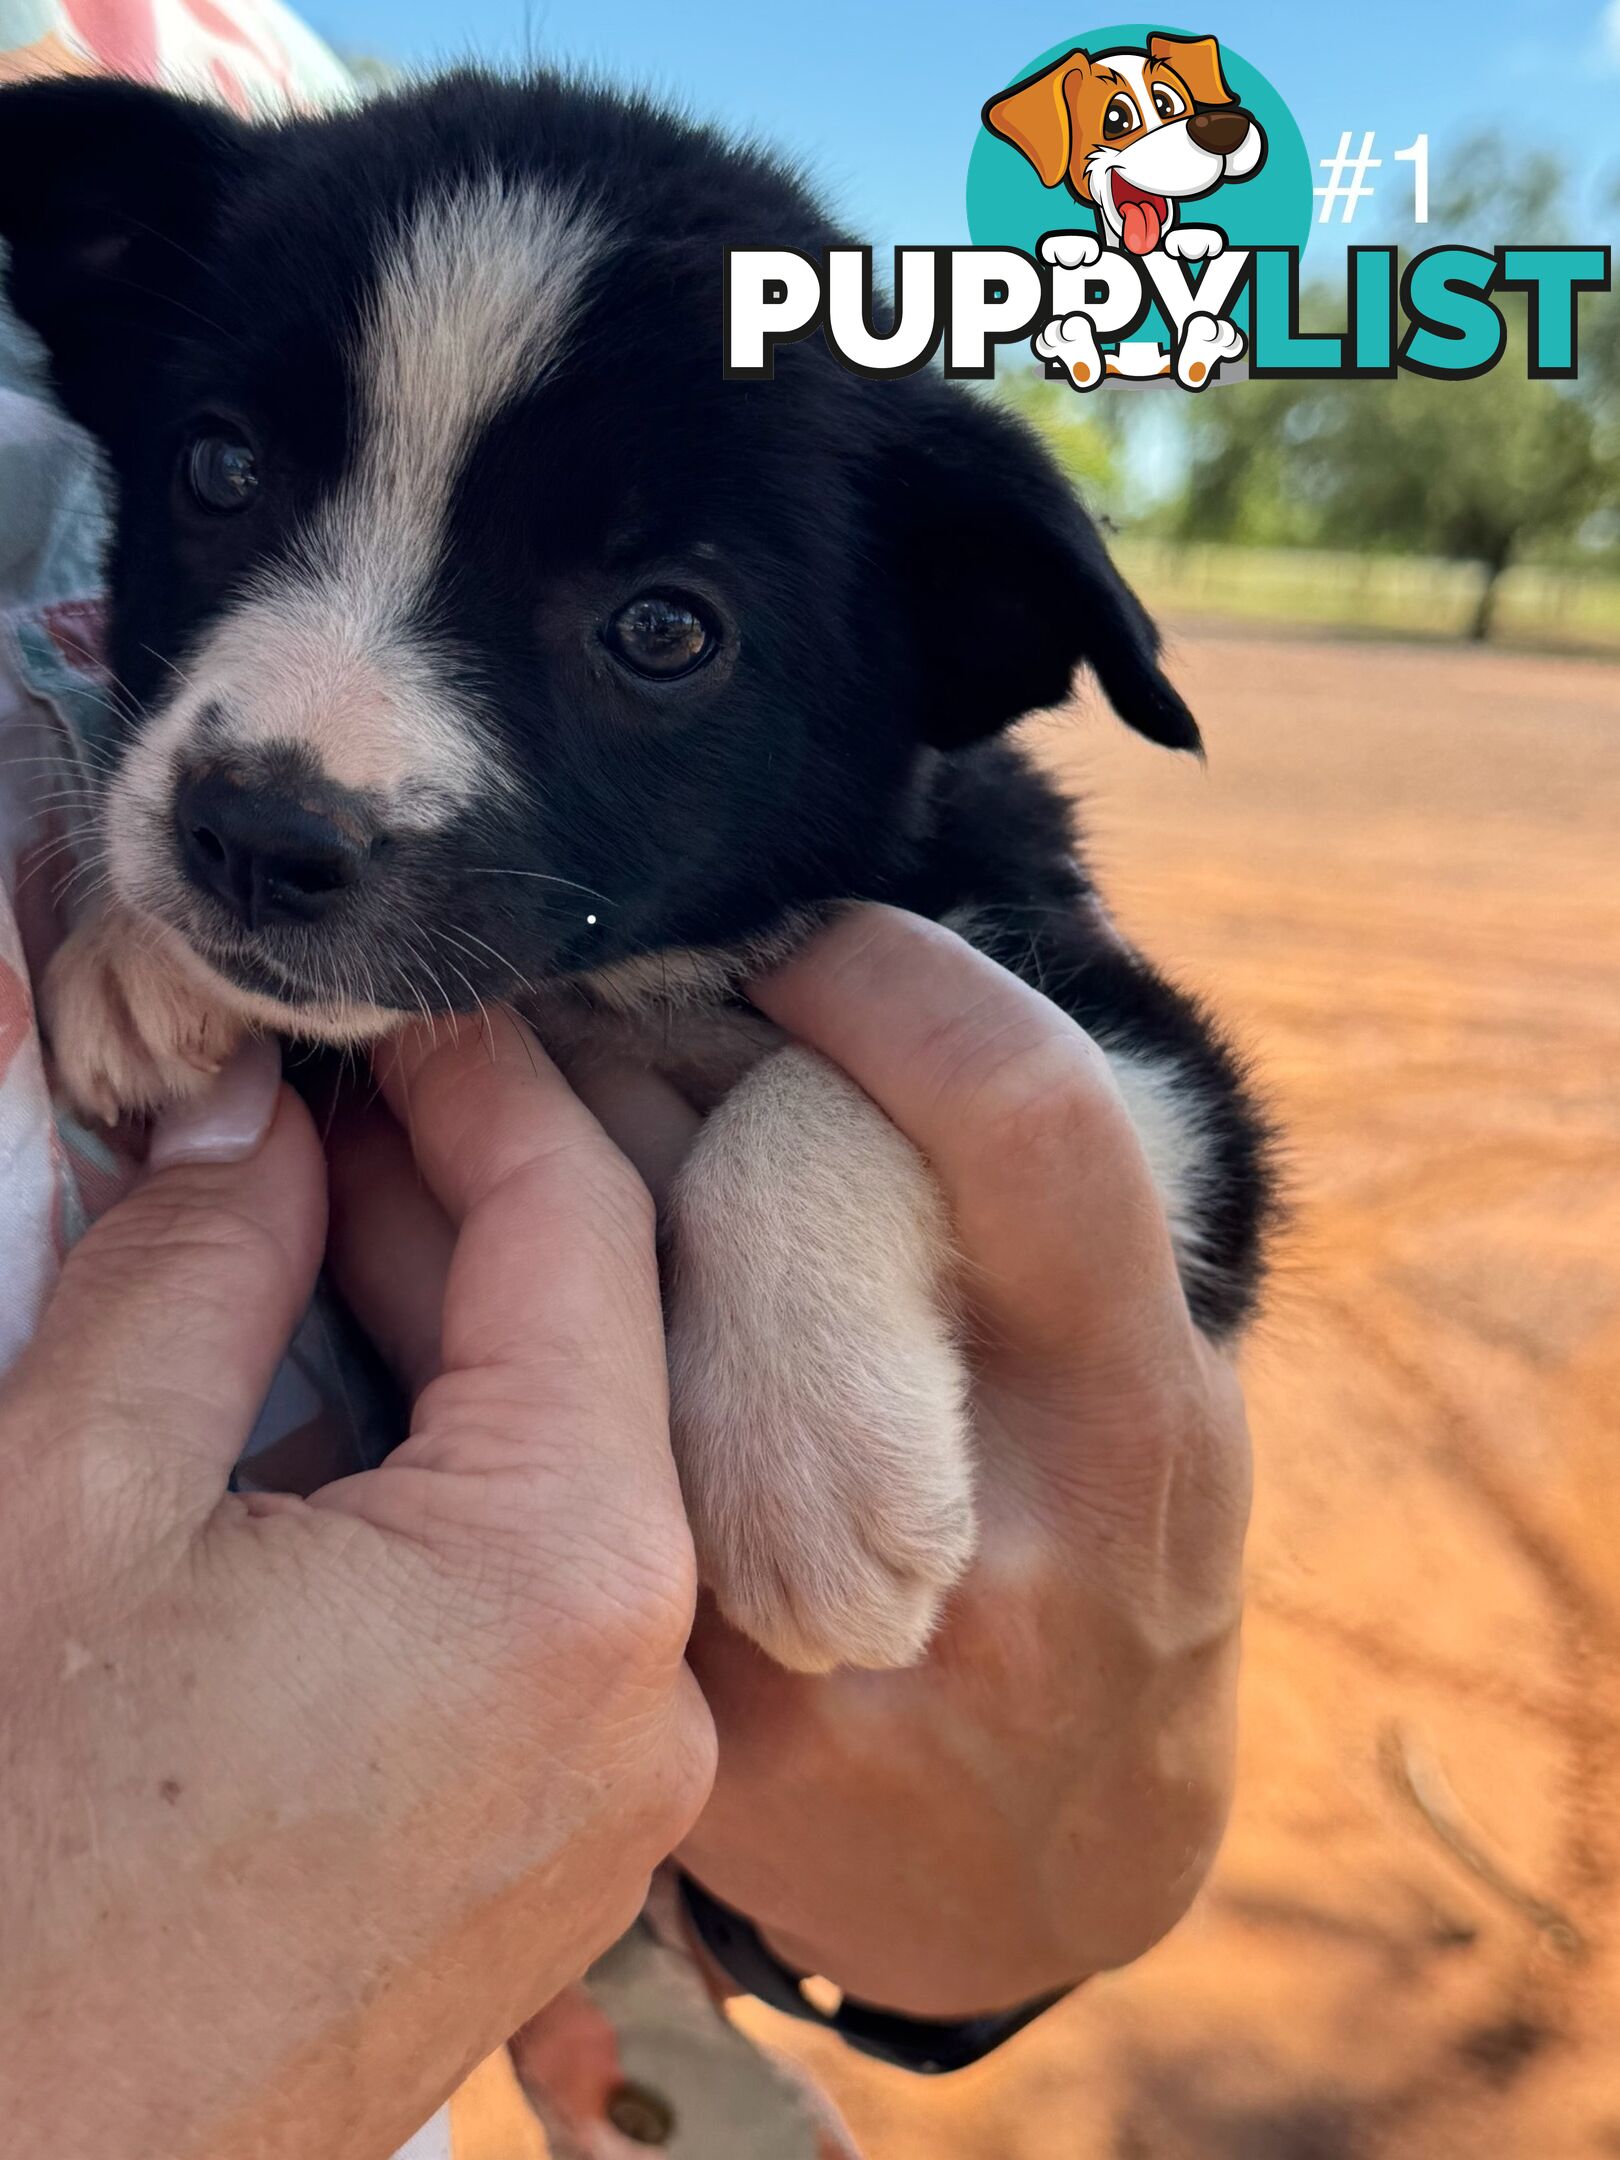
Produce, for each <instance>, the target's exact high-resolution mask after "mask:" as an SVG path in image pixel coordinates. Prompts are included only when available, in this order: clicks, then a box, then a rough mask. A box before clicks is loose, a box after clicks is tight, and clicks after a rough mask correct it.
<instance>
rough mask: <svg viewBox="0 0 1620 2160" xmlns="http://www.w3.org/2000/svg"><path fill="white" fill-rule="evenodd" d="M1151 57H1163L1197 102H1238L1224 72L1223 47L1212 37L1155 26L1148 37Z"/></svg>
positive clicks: (1219, 103)
mask: <svg viewBox="0 0 1620 2160" xmlns="http://www.w3.org/2000/svg"><path fill="white" fill-rule="evenodd" d="M1148 57H1149V59H1151V60H1163V61H1164V62H1166V64H1167V65H1168V66H1170V67H1173V68H1174V69H1175V71H1176V73H1177V74H1178V75H1179V76H1180V77H1181V79H1182V81H1183V82H1184V83H1185V84H1186V85H1187V88H1188V89H1189V90H1190V91H1191V92H1192V96H1193V103H1194V104H1195V105H1235V104H1236V103H1237V99H1236V98H1235V97H1234V96H1233V94H1232V92H1231V91H1230V90H1228V88H1227V87H1226V77H1225V76H1224V75H1223V74H1222V73H1221V48H1220V46H1219V45H1218V44H1217V43H1216V41H1215V39H1214V38H1212V37H1174V36H1172V35H1171V34H1170V32H1168V31H1165V30H1156V31H1155V32H1154V34H1153V36H1152V37H1150V38H1149V39H1148Z"/></svg>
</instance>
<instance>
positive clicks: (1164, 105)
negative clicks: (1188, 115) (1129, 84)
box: [1153, 83, 1187, 120]
mask: <svg viewBox="0 0 1620 2160" xmlns="http://www.w3.org/2000/svg"><path fill="white" fill-rule="evenodd" d="M1153 110H1154V111H1155V112H1156V113H1157V114H1158V116H1159V118H1160V119H1161V120H1179V119H1180V118H1181V116H1182V114H1183V113H1184V112H1185V111H1186V110H1187V108H1186V106H1185V105H1183V104H1182V102H1181V100H1180V98H1178V97H1177V95H1176V93H1175V92H1174V91H1173V90H1172V89H1171V88H1170V87H1169V85H1168V84H1167V83H1160V84H1159V85H1158V86H1157V87H1156V89H1155V90H1154V92H1153Z"/></svg>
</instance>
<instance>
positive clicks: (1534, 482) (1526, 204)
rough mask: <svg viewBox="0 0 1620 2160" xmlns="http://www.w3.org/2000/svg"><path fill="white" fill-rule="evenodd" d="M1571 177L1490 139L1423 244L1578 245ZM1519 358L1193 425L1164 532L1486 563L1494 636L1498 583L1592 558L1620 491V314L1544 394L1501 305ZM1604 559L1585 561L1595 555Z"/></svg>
mask: <svg viewBox="0 0 1620 2160" xmlns="http://www.w3.org/2000/svg"><path fill="white" fill-rule="evenodd" d="M1563 195H1564V183H1563V175H1562V173H1561V172H1560V170H1559V168H1558V166H1557V164H1556V163H1555V161H1553V160H1551V159H1547V158H1532V159H1529V160H1528V161H1522V160H1521V161H1516V160H1515V158H1514V157H1512V156H1510V155H1509V154H1508V150H1507V146H1506V145H1505V144H1503V143H1501V142H1500V141H1498V140H1497V139H1495V138H1493V137H1489V136H1483V137H1478V138H1476V139H1475V140H1474V141H1473V142H1472V143H1470V144H1469V145H1467V146H1466V148H1465V150H1464V151H1463V152H1462V153H1461V154H1460V156H1459V158H1458V160H1457V162H1456V164H1455V165H1454V166H1453V168H1452V171H1451V173H1450V174H1449V176H1448V177H1447V179H1446V182H1445V184H1444V185H1443V186H1437V188H1436V190H1435V197H1434V204H1433V217H1432V221H1431V224H1430V226H1429V228H1428V229H1427V231H1426V232H1425V233H1424V234H1423V236H1422V238H1423V240H1424V241H1425V242H1428V241H1432V239H1433V238H1434V236H1436V235H1439V234H1444V235H1445V236H1446V237H1447V238H1448V239H1449V238H1452V237H1456V238H1458V239H1462V240H1465V241H1469V242H1477V241H1483V240H1486V239H1489V240H1490V241H1491V242H1492V243H1493V244H1494V243H1495V242H1496V241H1497V240H1499V239H1501V237H1502V236H1503V235H1504V234H1511V235H1512V236H1513V237H1514V238H1515V239H1522V240H1525V241H1536V240H1540V241H1556V240H1558V239H1560V238H1562V237H1564V235H1565V226H1564V221H1563V217H1562V211H1561V204H1562V201H1563ZM1499 305H1501V306H1502V308H1503V312H1504V314H1505V315H1506V316H1507V318H1508V327H1509V346H1508V351H1507V354H1506V356H1505V357H1504V359H1503V360H1502V361H1501V362H1500V363H1499V365H1498V366H1497V367H1496V368H1494V369H1493V370H1492V371H1491V372H1490V373H1489V374H1486V375H1483V376H1480V377H1478V378H1476V379H1475V380H1473V381H1471V382H1446V381H1435V380H1430V379H1428V378H1425V377H1422V376H1417V375H1407V374H1401V375H1398V376H1397V377H1396V378H1395V379H1394V380H1393V381H1389V382H1363V383H1313V382H1268V383H1246V384H1242V385H1238V386H1232V387H1228V388H1226V389H1221V388H1219V387H1217V388H1216V389H1215V390H1213V391H1212V392H1210V393H1208V394H1207V395H1205V396H1202V397H1200V398H1199V399H1197V401H1196V403H1194V404H1193V406H1192V410H1191V411H1190V412H1189V413H1188V414H1187V416H1186V421H1185V425H1186V429H1187V443H1186V452H1187V455H1186V463H1185V475H1186V477H1185V481H1184V484H1183V486H1182V487H1181V489H1180V491H1179V493H1178V494H1177V495H1176V496H1175V497H1174V498H1173V499H1172V501H1171V502H1170V503H1169V504H1168V505H1167V506H1166V507H1165V509H1164V511H1163V512H1162V514H1161V515H1160V517H1159V518H1158V519H1157V520H1156V521H1155V522H1156V523H1157V525H1158V526H1159V528H1160V529H1161V530H1163V531H1166V532H1168V533H1170V534H1172V535H1174V536H1179V537H1181V538H1185V539H1197V540H1208V541H1222V540H1224V541H1236V542H1240V543H1243V544H1249V545H1272V546H1296V547H1301V546H1302V547H1336V548H1351V549H1358V548H1366V549H1374V550H1377V549H1383V550H1388V551H1394V552H1401V553H1411V554H1426V555H1438V556H1443V557H1448V558H1451V559H1454V560H1458V561H1465V562H1472V563H1477V564H1479V565H1480V566H1481V567H1482V570H1483V579H1482V582H1481V587H1480V601H1479V606H1478V608H1477V610H1476V613H1475V618H1474V624H1473V628H1474V633H1475V634H1476V635H1479V636H1483V635H1485V634H1486V633H1487V631H1488V629H1489V627H1490V619H1491V608H1492V597H1493V591H1494V586H1495V581H1496V579H1497V577H1498V576H1499V575H1500V574H1501V572H1502V570H1503V569H1504V568H1505V567H1506V566H1507V565H1508V564H1509V563H1510V562H1512V561H1514V560H1515V559H1517V558H1518V557H1520V556H1522V555H1523V554H1524V553H1525V552H1526V551H1527V550H1528V551H1535V552H1539V553H1540V554H1541V555H1542V556H1543V557H1546V558H1552V559H1558V558H1562V559H1573V558H1574V557H1575V556H1576V554H1577V553H1582V552H1584V553H1587V554H1590V552H1591V548H1592V547H1593V546H1595V545H1596V544H1598V543H1600V542H1601V541H1602V539H1603V531H1602V520H1601V519H1594V512H1597V511H1599V510H1600V509H1601V508H1602V506H1604V505H1605V504H1608V503H1612V502H1613V501H1614V500H1615V499H1616V495H1617V491H1620V303H1617V302H1616V299H1615V296H1614V295H1612V294H1604V295H1600V296H1592V297H1589V298H1588V299H1587V300H1586V301H1585V302H1583V313H1582V371H1581V379H1580V380H1579V381H1578V382H1577V383H1574V384H1569V383H1555V382H1536V381H1532V380H1530V379H1529V378H1528V376H1527V375H1526V373H1525V367H1524V351H1525V334H1526V323H1525V309H1524V306H1523V303H1522V301H1520V300H1519V299H1517V298H1516V297H1515V296H1512V295H1507V296H1499ZM1341 306H1342V301H1341V299H1340V298H1339V296H1338V295H1332V296H1330V295H1328V294H1326V293H1324V292H1322V291H1314V292H1310V293H1308V294H1307V295H1306V299H1305V304H1304V307H1303V309H1302V314H1303V318H1304V322H1305V326H1306V327H1308V328H1333V327H1338V324H1337V322H1336V320H1335V314H1334V311H1335V310H1336V309H1337V308H1339V307H1341ZM1583 542H1584V543H1587V545H1586V546H1585V547H1584V548H1583V546H1582V543H1583Z"/></svg>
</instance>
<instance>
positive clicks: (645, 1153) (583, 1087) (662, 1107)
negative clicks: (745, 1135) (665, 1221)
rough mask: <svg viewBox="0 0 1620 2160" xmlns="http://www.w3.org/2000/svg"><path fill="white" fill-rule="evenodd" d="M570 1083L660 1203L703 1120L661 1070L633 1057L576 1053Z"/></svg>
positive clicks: (569, 1066) (567, 1069) (567, 1068)
mask: <svg viewBox="0 0 1620 2160" xmlns="http://www.w3.org/2000/svg"><path fill="white" fill-rule="evenodd" d="M563 1070H564V1071H565V1072H566V1073H567V1075H568V1084H569V1086H570V1087H571V1088H572V1089H573V1090H574V1093H575V1094H576V1095H577V1096H578V1097H579V1099H580V1101H581V1102H582V1103H584V1104H585V1106H586V1108H587V1109H588V1110H589V1111H590V1113H591V1115H592V1116H593V1117H594V1118H595V1119H596V1121H597V1123H598V1124H599V1125H600V1126H601V1127H602V1129H603V1131H604V1132H605V1133H606V1134H607V1135H608V1137H609V1139H610V1140H611V1141H612V1142H613V1144H614V1146H615V1147H616V1148H618V1149H619V1151H620V1153H621V1154H623V1155H626V1156H628V1157H629V1159H630V1161H631V1162H632V1163H634V1164H635V1166H636V1169H637V1171H638V1173H639V1174H640V1177H641V1181H642V1183H643V1184H644V1185H645V1186H646V1188H647V1190H648V1191H649V1192H650V1193H651V1194H652V1196H653V1198H654V1200H656V1201H657V1202H658V1203H659V1204H660V1205H662V1204H663V1201H664V1199H665V1197H666V1195H667V1194H668V1192H669V1188H670V1183H671V1180H672V1179H673V1178H674V1176H675V1173H676V1171H677V1170H678V1169H679V1168H680V1166H681V1164H682V1163H683V1162H684V1161H685V1159H686V1157H687V1155H688V1154H689V1152H690V1151H691V1147H692V1143H693V1141H694V1140H695V1139H696V1138H697V1136H698V1133H699V1132H700V1131H701V1130H702V1126H703V1120H702V1118H701V1117H699V1115H698V1113H697V1112H696V1111H695V1110H694V1109H693V1108H692V1105H691V1104H690V1103H689V1102H688V1101H687V1099H686V1097H685V1096H684V1095H683V1094H682V1093H681V1092H680V1090H679V1089H678V1088H676V1087H674V1086H672V1085H671V1083H670V1082H669V1081H668V1080H666V1079H665V1078H664V1077H663V1075H662V1074H661V1073H655V1072H651V1071H649V1070H648V1068H647V1067H646V1066H645V1065H637V1064H635V1063H633V1062H632V1061H631V1060H630V1059H628V1058H614V1057H591V1058H574V1059H570V1060H569V1062H568V1063H567V1064H566V1065H565V1066H564V1068H563Z"/></svg>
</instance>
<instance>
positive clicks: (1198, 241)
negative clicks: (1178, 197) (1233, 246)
mask: <svg viewBox="0 0 1620 2160" xmlns="http://www.w3.org/2000/svg"><path fill="white" fill-rule="evenodd" d="M1160 245H1161V246H1162V247H1163V249H1164V252H1165V253H1166V254H1167V255H1173V256H1174V257H1175V258H1176V260H1177V262H1213V261H1214V259H1215V257H1216V256H1217V255H1224V254H1225V253H1226V235H1225V233H1223V232H1221V231H1219V230H1218V229H1217V228H1216V227H1215V226H1213V225H1172V226H1171V228H1170V230H1169V231H1168V232H1167V233H1166V234H1165V236H1164V239H1163V240H1162V242H1161V243H1160Z"/></svg>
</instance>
